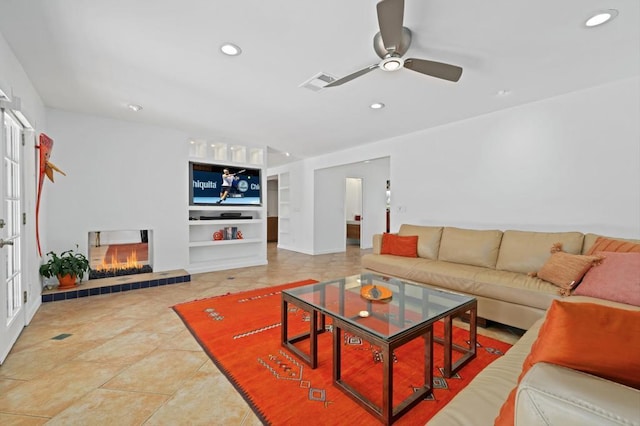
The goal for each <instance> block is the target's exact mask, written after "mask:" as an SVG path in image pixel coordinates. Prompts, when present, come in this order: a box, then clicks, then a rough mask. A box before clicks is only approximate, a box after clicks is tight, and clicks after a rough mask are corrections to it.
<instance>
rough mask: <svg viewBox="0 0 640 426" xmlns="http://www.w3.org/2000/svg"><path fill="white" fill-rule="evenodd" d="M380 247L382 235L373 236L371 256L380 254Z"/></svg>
mask: <svg viewBox="0 0 640 426" xmlns="http://www.w3.org/2000/svg"><path fill="white" fill-rule="evenodd" d="M380 247H382V234H373V254H380Z"/></svg>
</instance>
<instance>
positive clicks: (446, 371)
mask: <svg viewBox="0 0 640 426" xmlns="http://www.w3.org/2000/svg"><path fill="white" fill-rule="evenodd" d="M290 304H291V305H295V306H296V307H297V308H300V309H302V310H304V311H306V312H308V313H309V332H305V333H302V334H299V335H296V336H289V324H288V313H289V309H290V307H289V305H290ZM465 313H468V314H469V319H470V320H469V324H470V327H469V340H468V343H469V345H468V347H464V346H461V345H456V344H453V342H452V330H453V325H452V320H453V318H455V317H457V316H460V315H463V314H465ZM327 317H329V318H330V319H331V322H332V327H333V381H334V384H335V385H336V386H337V387H339V388H340V389H342V390H343V391H344V392H345V393H346V394H347V395H349V396H350V397H351V398H353V399H354V400H355V401H356V402H357V403H358V404H360V405H361V406H362V407H364V408H365V409H367V410H368V411H369V412H371V413H372V414H373V415H374V416H376V417H378V418H379V419H380V420H381V421H382V422H383V423H385V424H391V423H393V422H394V421H395V420H397V419H398V418H399V417H400V416H402V415H403V414H405V413H406V412H407V411H408V410H409V409H411V408H412V407H413V406H415V405H416V404H417V403H419V402H420V401H421V400H422V399H424V397H425V396H427V395H428V394H429V393H431V392H432V390H433V342H434V341H435V342H438V343H441V344H442V345H443V348H444V368H443V375H444V376H445V377H450V376H451V375H452V374H454V373H455V372H456V371H458V370H459V369H460V368H461V367H462V366H463V365H465V364H466V363H468V362H469V361H470V360H471V359H473V358H474V357H475V356H476V331H477V330H476V319H477V301H476V299H475V298H473V297H470V296H466V295H463V294H459V293H453V292H448V291H443V290H439V289H436V288H432V287H426V286H424V285H418V284H413V283H410V282H406V281H402V280H400V279H396V278H391V277H385V276H381V275H377V274H371V273H366V274H361V275H355V276H352V277H347V278H341V279H337V280H332V281H326V282H322V283H317V284H309V285H305V286H301V287H295V288H290V289H287V290H283V291H282V331H281V337H282V345H283V346H285V347H286V348H287V349H289V350H290V351H292V352H293V353H295V354H296V355H297V356H298V357H300V358H301V359H302V360H304V361H305V362H306V363H307V364H309V365H310V366H311V367H312V368H316V367H317V365H318V350H317V344H318V335H319V334H321V333H323V332H325V331H326V329H327V327H326V318H327ZM440 320H443V322H444V336H442V337H440V336H434V335H433V324H434V323H435V322H437V321H440ZM343 331H344V332H348V333H350V334H352V335H355V336H359V337H360V338H362V339H364V340H366V341H368V342H369V343H371V344H373V345H376V346H378V347H380V350H381V360H382V364H383V373H382V374H383V380H382V390H381V391H382V406H379V405H376V404H375V403H374V402H372V401H371V400H370V399H368V398H367V397H366V396H364V395H363V394H362V392H360V391H358V390H357V389H355V388H354V387H353V386H351V385H349V384H348V383H346V382H345V381H343V380H342V377H341V375H342V365H341V364H342V359H341V355H342V352H341V351H342V343H343V338H342V333H343ZM418 337H422V338H423V339H424V361H425V368H424V384H423V385H422V386H421V387H420V388H419V389H416V390H415V392H414V393H413V394H412V395H410V396H409V397H407V398H406V399H405V400H404V401H402V402H401V403H399V404H397V405H396V406H395V407H394V406H393V403H392V400H393V351H394V350H395V349H397V348H399V347H401V346H403V345H405V344H406V343H408V342H410V341H412V340H414V339H416V338H418ZM306 339H309V352H308V353H305V352H304V351H303V350H302V349H301V348H300V347H299V345H298V346H296V343H298V342H300V341H302V340H306ZM453 350H456V351H458V352H461V353H462V356H461V357H459V358H458V359H457V360H456V361H455V363H452V351H453Z"/></svg>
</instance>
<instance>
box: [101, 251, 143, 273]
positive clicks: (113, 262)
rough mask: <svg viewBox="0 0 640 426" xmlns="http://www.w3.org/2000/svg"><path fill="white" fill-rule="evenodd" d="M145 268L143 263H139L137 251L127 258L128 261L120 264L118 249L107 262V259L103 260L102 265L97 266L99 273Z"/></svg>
mask: <svg viewBox="0 0 640 426" xmlns="http://www.w3.org/2000/svg"><path fill="white" fill-rule="evenodd" d="M142 266H143V264H142V263H140V262H138V255H137V254H136V251H135V250H132V251H131V253H129V254H128V255H127V256H126V261H124V262H120V261H118V249H117V248H116V249H115V250H114V252H113V254H112V255H111V258H110V259H109V262H107V259H106V257H105V258H104V259H102V263H101V264H100V265H98V266H96V269H97V270H98V271H110V270H116V271H117V270H120V269H133V268H141V267H142Z"/></svg>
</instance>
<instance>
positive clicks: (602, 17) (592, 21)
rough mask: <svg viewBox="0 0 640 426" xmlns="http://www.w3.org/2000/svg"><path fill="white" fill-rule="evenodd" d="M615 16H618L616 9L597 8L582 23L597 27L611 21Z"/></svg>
mask: <svg viewBox="0 0 640 426" xmlns="http://www.w3.org/2000/svg"><path fill="white" fill-rule="evenodd" d="M616 16H618V11H617V10H616V9H609V10H599V11H598V12H596V13H594V14H593V15H591V17H590V18H589V19H587V20H586V21H585V23H584V25H585V26H586V27H588V28H593V27H597V26H600V25H602V24H604V23H607V22H609V21H611V20H612V19H613V18H615V17H616Z"/></svg>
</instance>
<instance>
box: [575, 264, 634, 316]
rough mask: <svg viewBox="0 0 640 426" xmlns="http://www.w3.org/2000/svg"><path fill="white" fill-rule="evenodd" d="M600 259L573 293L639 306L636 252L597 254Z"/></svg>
mask: <svg viewBox="0 0 640 426" xmlns="http://www.w3.org/2000/svg"><path fill="white" fill-rule="evenodd" d="M596 254H599V255H602V256H604V260H603V261H602V263H601V264H600V265H596V266H595V267H593V268H591V270H589V272H588V273H587V274H586V275H585V277H584V279H583V280H582V283H581V284H580V285H579V286H578V288H576V290H575V291H574V292H573V294H575V295H579V296H591V297H598V298H600V299H606V300H613V301H615V302H622V303H628V304H630V305H634V306H640V253H615V252H597V253H596Z"/></svg>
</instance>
